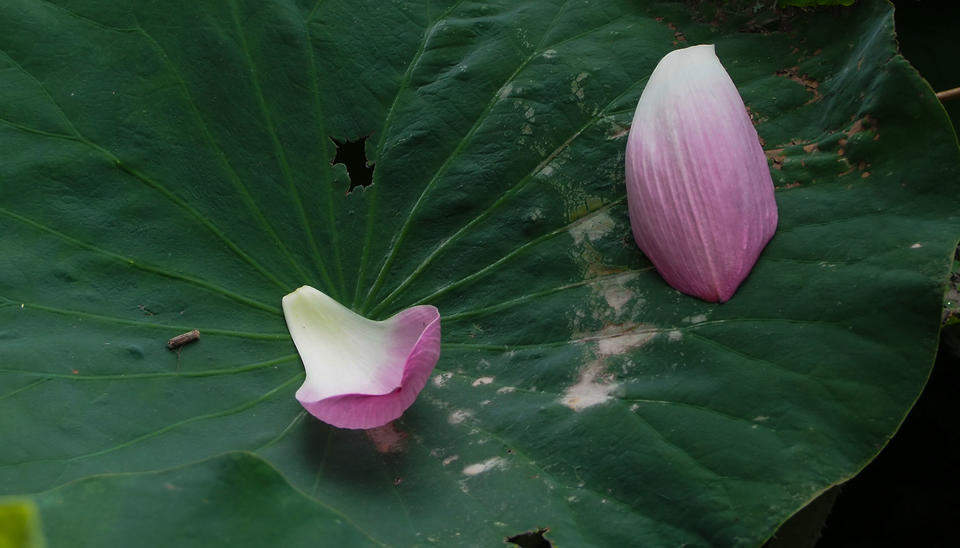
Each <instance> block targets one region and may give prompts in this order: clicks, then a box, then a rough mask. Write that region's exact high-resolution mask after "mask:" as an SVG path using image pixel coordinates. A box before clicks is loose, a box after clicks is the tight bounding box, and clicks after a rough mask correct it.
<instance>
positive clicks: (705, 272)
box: [626, 45, 777, 302]
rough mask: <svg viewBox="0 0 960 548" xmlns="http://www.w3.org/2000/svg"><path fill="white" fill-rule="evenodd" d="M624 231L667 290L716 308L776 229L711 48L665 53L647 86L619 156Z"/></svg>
mask: <svg viewBox="0 0 960 548" xmlns="http://www.w3.org/2000/svg"><path fill="white" fill-rule="evenodd" d="M626 172H627V173H626V176H627V200H628V204H629V208H630V225H631V227H632V228H633V236H634V239H636V241H637V245H639V246H640V249H642V250H643V252H644V253H645V254H646V255H647V257H649V258H650V260H651V261H652V262H653V264H654V266H655V267H656V269H657V271H658V272H659V273H660V275H661V276H663V278H664V280H666V281H667V283H669V284H670V285H671V286H673V287H674V288H675V289H678V290H680V291H682V292H684V293H687V294H689V295H693V296H695V297H699V298H701V299H703V300H705V301H711V302H714V301H720V302H724V301H726V300H728V299H730V297H732V296H733V294H734V292H735V291H736V290H737V287H739V286H740V283H741V282H743V280H744V278H746V277H747V275H748V274H749V273H750V270H751V269H752V268H753V265H754V263H755V262H756V261H757V257H758V256H759V255H760V252H761V251H762V250H763V248H764V246H766V245H767V242H769V241H770V238H772V237H773V233H774V231H775V230H776V228H777V204H776V201H775V200H774V197H773V181H772V180H771V179H770V170H769V168H768V167H767V160H766V157H765V156H764V154H763V149H762V148H761V146H760V142H759V139H758V138H757V131H756V130H755V129H754V128H753V124H752V123H751V122H750V116H749V114H747V111H746V108H745V107H744V105H743V100H742V99H741V98H740V94H739V93H737V88H736V86H734V84H733V81H732V80H731V79H730V76H729V75H727V72H726V71H725V70H724V69H723V65H721V64H720V60H719V59H717V56H716V54H715V53H714V47H713V45H701V46H693V47H689V48H685V49H680V50H676V51H673V52H670V53H668V54H667V55H666V56H664V58H663V59H661V60H660V63H659V64H658V65H657V67H656V69H654V71H653V74H652V75H651V76H650V80H649V81H648V82H647V85H646V87H645V88H644V90H643V94H642V95H641V96H640V101H639V103H637V110H636V113H635V114H634V116H633V125H632V126H631V128H630V137H629V138H628V140H627V154H626Z"/></svg>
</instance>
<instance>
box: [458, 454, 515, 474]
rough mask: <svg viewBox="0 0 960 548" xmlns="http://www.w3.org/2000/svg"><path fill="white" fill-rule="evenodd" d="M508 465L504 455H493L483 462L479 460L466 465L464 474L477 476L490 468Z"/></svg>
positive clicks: (500, 467)
mask: <svg viewBox="0 0 960 548" xmlns="http://www.w3.org/2000/svg"><path fill="white" fill-rule="evenodd" d="M506 465H507V461H506V460H504V459H503V457H492V458H489V459H487V460H485V461H483V462H478V463H474V464H471V465H469V466H466V467H464V469H463V474H464V475H466V476H476V475H477V474H482V473H484V472H489V471H490V470H495V469H502V468H505V467H506Z"/></svg>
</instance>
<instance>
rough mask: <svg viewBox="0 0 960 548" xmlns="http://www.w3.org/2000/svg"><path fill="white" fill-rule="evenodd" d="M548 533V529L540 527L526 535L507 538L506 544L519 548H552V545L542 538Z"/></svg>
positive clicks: (521, 534)
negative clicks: (518, 547)
mask: <svg viewBox="0 0 960 548" xmlns="http://www.w3.org/2000/svg"><path fill="white" fill-rule="evenodd" d="M549 531H550V529H547V528H546V527H542V528H540V529H537V530H536V531H527V532H526V533H520V534H519V535H513V536H512V537H507V542H510V543H512V544H516V545H517V546H520V548H553V544H552V543H551V542H550V541H549V540H547V539H545V538H544V537H543V535H545V534H547V533H548V532H549Z"/></svg>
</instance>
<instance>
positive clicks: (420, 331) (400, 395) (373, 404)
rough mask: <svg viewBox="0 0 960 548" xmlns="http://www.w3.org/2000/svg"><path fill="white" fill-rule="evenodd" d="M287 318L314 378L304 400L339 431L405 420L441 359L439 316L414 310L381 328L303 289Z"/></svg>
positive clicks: (288, 302) (432, 310) (289, 303)
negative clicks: (399, 419)
mask: <svg viewBox="0 0 960 548" xmlns="http://www.w3.org/2000/svg"><path fill="white" fill-rule="evenodd" d="M283 313H284V317H285V318H286V320H287V328H288V329H289V330H290V335H291V336H292V337H293V342H294V344H295V345H296V346H297V350H298V351H299V352H300V359H301V360H302V361H303V366H304V369H305V370H306V373H307V378H306V380H305V381H304V383H303V385H302V386H301V387H300V389H299V390H297V395H296V397H297V400H298V401H299V402H300V404H301V405H303V407H304V409H306V410H307V411H309V412H310V414H312V415H313V416H315V417H317V418H318V419H320V420H322V421H324V422H326V423H328V424H332V425H333V426H336V427H339V428H364V429H366V428H375V427H377V426H382V425H384V424H386V423H388V422H390V421H392V420H394V419H396V418H398V417H400V415H402V414H403V412H404V411H406V409H407V408H408V407H410V405H411V404H413V402H414V400H416V399H417V395H418V394H419V393H420V391H421V390H423V387H424V386H425V385H426V383H427V379H428V378H429V377H430V372H431V371H433V367H434V366H435V365H436V364H437V360H438V359H439V358H440V312H439V311H438V310H437V309H436V307H433V306H429V305H422V306H415V307H413V308H408V309H406V310H404V311H402V312H400V313H399V314H396V315H395V316H393V317H392V318H389V319H387V320H384V321H380V322H376V321H373V320H368V319H366V318H364V317H363V316H360V315H358V314H356V313H354V312H353V311H351V310H350V309H348V308H346V307H344V306H342V305H340V304H339V303H337V302H336V301H334V300H333V299H331V298H330V297H328V296H326V295H324V294H323V293H321V292H320V291H317V290H316V289H314V288H312V287H309V286H303V287H301V288H299V289H297V290H296V291H294V292H293V293H290V294H289V295H286V296H285V297H284V298H283Z"/></svg>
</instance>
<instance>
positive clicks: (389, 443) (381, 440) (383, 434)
mask: <svg viewBox="0 0 960 548" xmlns="http://www.w3.org/2000/svg"><path fill="white" fill-rule="evenodd" d="M364 433H365V434H366V435H367V438H368V439H369V440H370V441H372V442H373V447H374V448H375V449H376V450H377V452H378V453H400V452H402V451H403V449H404V447H405V446H406V440H407V437H408V436H409V435H408V434H407V433H406V432H404V431H402V430H400V429H399V428H397V426H396V424H395V423H393V422H390V423H387V424H385V425H383V426H378V427H377V428H371V429H369V430H365V431H364Z"/></svg>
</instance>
